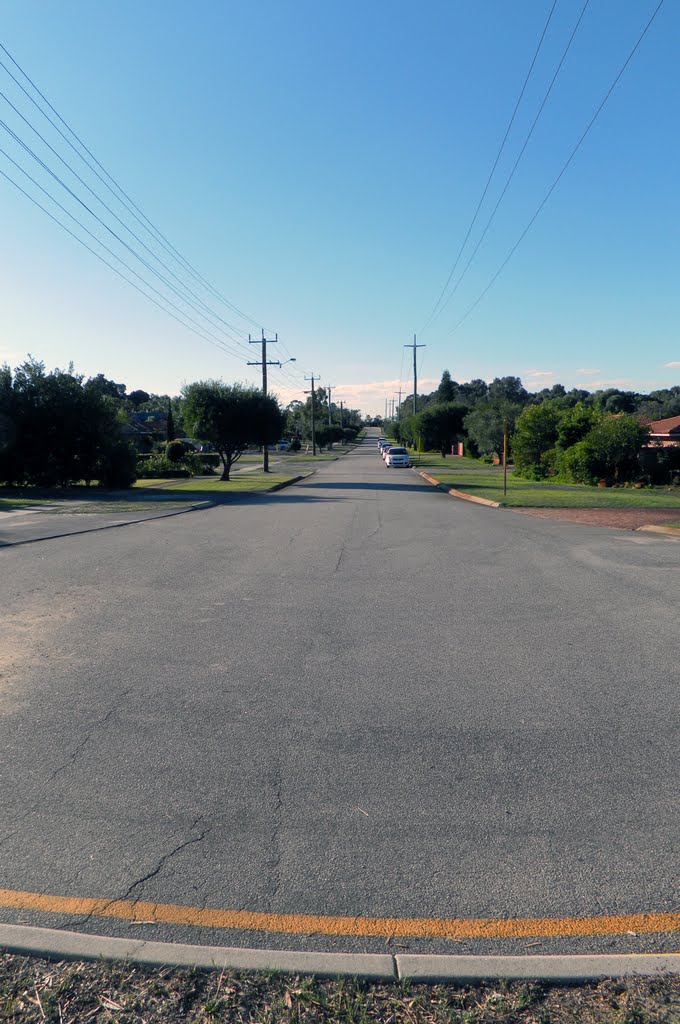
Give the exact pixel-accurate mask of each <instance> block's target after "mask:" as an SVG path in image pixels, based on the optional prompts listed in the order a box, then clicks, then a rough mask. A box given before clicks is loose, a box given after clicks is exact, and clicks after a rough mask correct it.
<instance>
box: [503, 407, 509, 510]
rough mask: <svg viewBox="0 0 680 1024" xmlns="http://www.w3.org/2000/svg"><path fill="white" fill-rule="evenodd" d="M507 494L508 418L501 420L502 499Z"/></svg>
mask: <svg viewBox="0 0 680 1024" xmlns="http://www.w3.org/2000/svg"><path fill="white" fill-rule="evenodd" d="M507 493H508V418H507V416H506V417H505V419H504V420H503V497H505V495H506V494H507Z"/></svg>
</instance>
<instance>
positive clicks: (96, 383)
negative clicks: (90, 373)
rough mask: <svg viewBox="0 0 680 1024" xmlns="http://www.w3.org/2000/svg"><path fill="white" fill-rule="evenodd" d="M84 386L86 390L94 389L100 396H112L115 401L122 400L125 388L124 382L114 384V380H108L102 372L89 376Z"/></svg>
mask: <svg viewBox="0 0 680 1024" xmlns="http://www.w3.org/2000/svg"><path fill="white" fill-rule="evenodd" d="M84 387H85V390H86V391H96V392H97V394H99V395H101V396H102V398H113V399H115V400H116V401H122V400H123V399H124V398H125V392H126V390H127V389H126V387H125V384H116V382H115V380H108V379H107V378H106V377H105V376H104V374H103V373H98V374H97V376H96V377H90V379H89V380H88V381H86V383H85V385H84Z"/></svg>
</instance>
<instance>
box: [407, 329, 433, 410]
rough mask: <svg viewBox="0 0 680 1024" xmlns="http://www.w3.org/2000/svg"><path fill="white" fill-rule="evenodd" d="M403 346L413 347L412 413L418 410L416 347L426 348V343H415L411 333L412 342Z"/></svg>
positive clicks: (414, 337)
mask: <svg viewBox="0 0 680 1024" xmlns="http://www.w3.org/2000/svg"><path fill="white" fill-rule="evenodd" d="M404 348H412V349H413V415H414V416H415V414H416V413H417V412H418V370H417V368H416V349H417V348H427V346H426V345H416V336H415V334H414V335H413V344H412V345H404Z"/></svg>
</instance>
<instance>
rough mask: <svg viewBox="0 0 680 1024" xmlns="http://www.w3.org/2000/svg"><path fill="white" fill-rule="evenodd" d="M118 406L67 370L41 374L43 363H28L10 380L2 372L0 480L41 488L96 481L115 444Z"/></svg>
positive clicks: (6, 370)
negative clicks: (6, 437) (5, 435)
mask: <svg viewBox="0 0 680 1024" xmlns="http://www.w3.org/2000/svg"><path fill="white" fill-rule="evenodd" d="M100 376H101V375H100ZM119 402H120V400H119V399H118V398H116V399H114V398H113V397H112V396H111V395H110V394H107V393H106V388H104V387H101V386H100V384H99V383H97V384H95V385H94V386H90V382H89V381H88V383H87V384H86V385H83V377H82V376H80V375H77V374H76V373H75V372H74V370H73V366H70V367H69V369H68V370H58V369H57V370H54V371H52V373H46V371H45V364H44V363H42V362H40V361H39V360H37V359H33V358H32V357H29V359H28V360H27V361H26V362H25V363H23V364H22V365H21V366H19V367H17V368H16V370H15V371H14V374H13V375H12V373H11V371H10V370H9V368H8V367H4V368H3V371H2V374H1V375H0V416H2V417H3V418H4V419H3V421H6V422H7V423H8V424H9V425H10V428H11V430H10V433H11V438H12V440H11V444H8V445H7V446H6V451H5V452H4V454H3V456H2V458H1V459H0V479H2V480H3V481H4V482H5V483H27V484H34V485H39V486H43V487H54V486H55V485H58V486H61V487H68V486H69V485H70V484H73V483H77V482H79V481H81V480H84V481H85V482H86V483H87V484H90V483H91V482H92V481H93V480H100V479H102V477H103V476H104V475H105V474H106V469H107V466H108V465H109V461H110V459H111V458H113V457H114V456H113V454H112V453H114V448H115V446H116V444H117V443H118V441H119V427H120V425H121V421H120V419H119V414H118V413H119ZM119 454H120V453H119ZM107 460H109V461H107Z"/></svg>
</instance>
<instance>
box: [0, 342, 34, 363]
mask: <svg viewBox="0 0 680 1024" xmlns="http://www.w3.org/2000/svg"><path fill="white" fill-rule="evenodd" d="M27 358H28V357H27V355H26V353H25V352H17V351H15V350H13V349H10V348H5V347H4V345H0V366H2V364H3V363H9V365H10V366H19V365H20V364H21V363H24V362H25V361H26V359H27Z"/></svg>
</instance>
